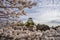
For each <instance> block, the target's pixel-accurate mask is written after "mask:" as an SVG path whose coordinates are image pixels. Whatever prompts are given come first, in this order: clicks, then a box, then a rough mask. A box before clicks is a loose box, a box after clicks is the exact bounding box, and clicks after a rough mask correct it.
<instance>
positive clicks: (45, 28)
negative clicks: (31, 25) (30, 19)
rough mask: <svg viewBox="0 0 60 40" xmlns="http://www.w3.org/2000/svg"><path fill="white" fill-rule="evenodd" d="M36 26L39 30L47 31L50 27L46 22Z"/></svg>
mask: <svg viewBox="0 0 60 40" xmlns="http://www.w3.org/2000/svg"><path fill="white" fill-rule="evenodd" d="M36 28H37V30H41V31H46V30H49V29H50V28H49V26H48V25H45V24H43V25H40V24H37V26H36Z"/></svg>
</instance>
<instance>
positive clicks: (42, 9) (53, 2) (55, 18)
mask: <svg viewBox="0 0 60 40" xmlns="http://www.w3.org/2000/svg"><path fill="white" fill-rule="evenodd" d="M35 1H36V0H35ZM37 2H38V4H37V6H36V7H33V8H32V9H25V11H26V12H27V16H21V18H20V19H21V20H23V21H26V20H27V19H28V18H29V17H32V18H33V20H34V22H35V23H40V24H47V25H49V26H52V25H53V26H56V25H60V0H37Z"/></svg>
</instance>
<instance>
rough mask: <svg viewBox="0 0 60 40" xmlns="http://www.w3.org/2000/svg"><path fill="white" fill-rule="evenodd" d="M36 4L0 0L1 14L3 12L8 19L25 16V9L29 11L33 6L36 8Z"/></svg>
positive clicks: (14, 0) (28, 0)
mask: <svg viewBox="0 0 60 40" xmlns="http://www.w3.org/2000/svg"><path fill="white" fill-rule="evenodd" d="M36 4H37V3H36V2H33V1H32V0H0V9H1V8H2V9H4V11H3V12H5V13H6V14H7V16H8V17H9V18H10V17H12V18H19V17H20V15H26V12H25V11H24V9H25V8H29V9H31V8H32V7H33V6H36ZM13 9H14V10H13ZM16 9H18V10H19V12H17V11H15V10H16ZM0 11H1V10H0ZM9 20H10V19H9Z"/></svg>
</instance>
